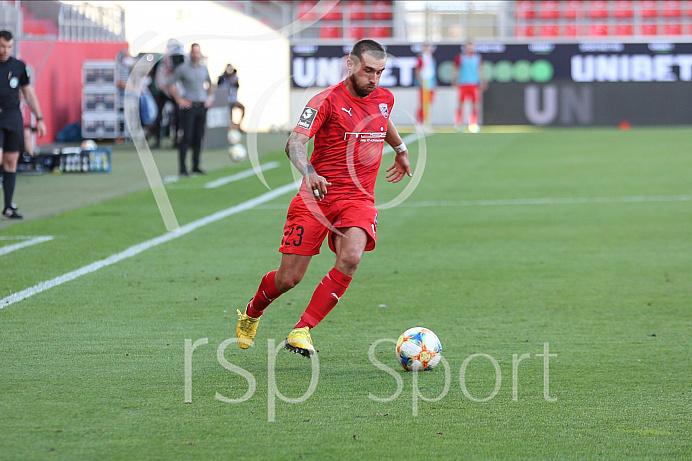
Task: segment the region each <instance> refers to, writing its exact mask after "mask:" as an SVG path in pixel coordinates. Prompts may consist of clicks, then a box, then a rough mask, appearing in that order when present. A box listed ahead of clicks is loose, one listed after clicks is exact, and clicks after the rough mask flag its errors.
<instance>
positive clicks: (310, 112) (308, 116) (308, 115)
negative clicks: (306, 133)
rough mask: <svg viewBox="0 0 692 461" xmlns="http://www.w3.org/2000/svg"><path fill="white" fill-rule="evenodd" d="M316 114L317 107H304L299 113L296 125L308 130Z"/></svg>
mask: <svg viewBox="0 0 692 461" xmlns="http://www.w3.org/2000/svg"><path fill="white" fill-rule="evenodd" d="M316 115H317V109H313V108H312V107H306V108H305V110H303V113H302V114H301V115H300V120H298V126H299V127H301V128H305V129H306V130H309V129H310V128H311V127H312V122H314V121H315V116H316Z"/></svg>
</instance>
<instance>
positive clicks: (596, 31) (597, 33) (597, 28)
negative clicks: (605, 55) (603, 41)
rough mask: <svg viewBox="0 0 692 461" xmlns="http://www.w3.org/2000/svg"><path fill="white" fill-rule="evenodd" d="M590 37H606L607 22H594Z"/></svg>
mask: <svg viewBox="0 0 692 461" xmlns="http://www.w3.org/2000/svg"><path fill="white" fill-rule="evenodd" d="M589 35H591V36H592V37H605V36H607V35H608V23H607V22H602V21H601V22H594V23H591V24H589Z"/></svg>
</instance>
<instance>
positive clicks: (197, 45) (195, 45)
mask: <svg viewBox="0 0 692 461" xmlns="http://www.w3.org/2000/svg"><path fill="white" fill-rule="evenodd" d="M194 47H199V49H202V47H201V46H199V43H196V42H195V43H193V44H192V45H190V49H192V48H194Z"/></svg>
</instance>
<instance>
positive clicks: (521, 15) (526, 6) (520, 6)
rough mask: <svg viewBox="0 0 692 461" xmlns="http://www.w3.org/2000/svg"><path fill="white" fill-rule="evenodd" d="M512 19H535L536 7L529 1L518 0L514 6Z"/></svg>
mask: <svg viewBox="0 0 692 461" xmlns="http://www.w3.org/2000/svg"><path fill="white" fill-rule="evenodd" d="M514 17H515V18H517V19H533V18H535V17H536V7H535V6H534V2H533V1H531V0H519V1H518V2H516V3H515V4H514Z"/></svg>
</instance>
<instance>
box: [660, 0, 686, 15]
mask: <svg viewBox="0 0 692 461" xmlns="http://www.w3.org/2000/svg"><path fill="white" fill-rule="evenodd" d="M681 16H682V2H681V1H679V0H665V1H664V2H663V17H664V18H679V17H681Z"/></svg>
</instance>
